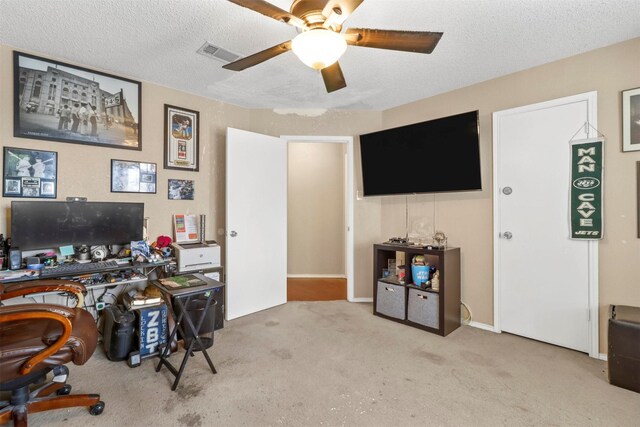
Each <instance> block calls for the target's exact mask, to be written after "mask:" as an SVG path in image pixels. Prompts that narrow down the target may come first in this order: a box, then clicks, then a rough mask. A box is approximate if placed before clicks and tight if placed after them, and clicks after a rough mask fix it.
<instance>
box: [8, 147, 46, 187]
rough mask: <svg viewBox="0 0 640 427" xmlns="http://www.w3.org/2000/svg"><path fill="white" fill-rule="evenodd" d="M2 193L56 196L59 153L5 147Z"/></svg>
mask: <svg viewBox="0 0 640 427" xmlns="http://www.w3.org/2000/svg"><path fill="white" fill-rule="evenodd" d="M3 165H4V168H3V173H2V176H3V180H2V196H3V197H37V198H49V199H55V198H56V190H57V185H56V180H57V175H58V153H56V152H55V151H43V150H31V149H26V148H16V147H4V162H3Z"/></svg>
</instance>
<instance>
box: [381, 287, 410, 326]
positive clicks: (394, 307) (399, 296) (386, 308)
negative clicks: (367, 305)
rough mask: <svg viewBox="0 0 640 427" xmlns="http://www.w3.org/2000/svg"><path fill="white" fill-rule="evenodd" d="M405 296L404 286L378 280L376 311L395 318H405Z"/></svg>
mask: <svg viewBox="0 0 640 427" xmlns="http://www.w3.org/2000/svg"><path fill="white" fill-rule="evenodd" d="M406 303H407V296H406V293H405V287H404V286H402V285H394V284H392V283H385V282H378V294H377V298H376V311H377V312H378V313H380V314H384V315H385V316H389V317H393V318H395V319H400V320H404V319H405V307H406Z"/></svg>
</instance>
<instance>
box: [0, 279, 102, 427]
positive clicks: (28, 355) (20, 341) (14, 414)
mask: <svg viewBox="0 0 640 427" xmlns="http://www.w3.org/2000/svg"><path fill="white" fill-rule="evenodd" d="M45 292H56V293H61V292H64V293H67V294H71V295H74V296H75V298H76V300H77V304H76V307H75V308H69V307H65V306H62V305H54V304H37V303H26V304H16V305H3V306H2V307H0V391H11V398H10V400H9V401H0V424H3V423H6V422H9V421H10V420H13V423H14V425H15V426H26V425H27V414H28V413H34V412H42V411H48V410H50V409H60V408H70V407H75V406H88V407H89V409H90V413H91V414H92V415H99V414H101V413H102V411H103V410H104V402H102V401H100V395H98V394H78V395H72V394H69V393H70V392H71V386H70V385H68V384H66V380H67V376H68V374H69V370H68V369H67V367H66V366H64V365H65V364H66V363H69V362H73V363H75V364H76V365H82V364H84V363H85V362H86V361H87V360H89V358H90V357H91V355H92V354H93V352H94V350H95V348H96V343H97V338H98V331H97V328H96V323H95V321H94V320H93V317H92V316H91V314H90V313H89V312H87V311H86V310H84V309H83V308H81V307H82V305H83V302H84V292H85V288H84V286H83V285H81V284H78V283H74V282H70V281H67V280H38V281H34V282H22V283H16V284H7V285H2V284H0V302H3V301H6V300H8V299H10V298H15V297H19V296H25V295H30V294H35V293H45ZM51 371H53V379H52V380H51V381H50V382H48V383H46V382H45V380H46V375H47V374H48V373H49V372H51ZM7 394H8V393H7Z"/></svg>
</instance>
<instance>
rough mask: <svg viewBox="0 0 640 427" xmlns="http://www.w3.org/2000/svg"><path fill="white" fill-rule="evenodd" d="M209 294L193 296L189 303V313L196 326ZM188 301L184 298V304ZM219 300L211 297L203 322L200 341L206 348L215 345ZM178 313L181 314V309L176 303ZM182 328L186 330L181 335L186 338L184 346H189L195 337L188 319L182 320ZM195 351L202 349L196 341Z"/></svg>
mask: <svg viewBox="0 0 640 427" xmlns="http://www.w3.org/2000/svg"><path fill="white" fill-rule="evenodd" d="M207 298H208V297H207V296H205V295H202V296H200V297H197V298H192V299H191V300H190V301H189V304H188V305H187V307H186V309H187V313H186V315H187V316H189V318H190V319H191V321H192V322H193V326H194V327H196V328H197V327H198V321H199V320H200V316H202V312H203V311H204V308H205V305H206V304H207ZM185 301H186V298H184V299H183V301H182V302H183V304H184V302H185ZM217 304H218V302H217V301H216V300H215V299H213V298H212V299H211V302H210V303H209V307H208V308H207V313H206V314H205V317H204V320H203V322H202V326H201V327H200V331H199V334H198V335H199V336H200V341H202V345H204V348H209V347H211V346H212V345H213V331H214V329H215V322H216V306H217ZM174 307H175V310H176V314H177V315H178V316H179V315H180V312H181V309H180V306H179V305H178V304H174ZM181 325H182V330H183V331H184V335H182V334H179V335H181V338H182V339H183V340H184V347H185V348H187V347H189V345H190V344H191V340H192V339H193V332H192V331H191V328H190V327H189V324H188V323H187V321H186V319H185V320H182V322H181ZM193 350H194V351H200V350H202V348H200V346H199V345H198V343H197V342H196V343H195V344H194V346H193Z"/></svg>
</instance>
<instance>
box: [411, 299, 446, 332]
mask: <svg viewBox="0 0 640 427" xmlns="http://www.w3.org/2000/svg"><path fill="white" fill-rule="evenodd" d="M408 301H409V304H408V308H407V318H408V319H409V321H411V322H414V323H419V324H420V325H424V326H428V327H430V328H434V329H438V328H439V327H440V309H439V308H440V295H439V294H437V293H434V292H424V291H421V290H418V289H409V300H408Z"/></svg>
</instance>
